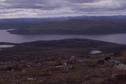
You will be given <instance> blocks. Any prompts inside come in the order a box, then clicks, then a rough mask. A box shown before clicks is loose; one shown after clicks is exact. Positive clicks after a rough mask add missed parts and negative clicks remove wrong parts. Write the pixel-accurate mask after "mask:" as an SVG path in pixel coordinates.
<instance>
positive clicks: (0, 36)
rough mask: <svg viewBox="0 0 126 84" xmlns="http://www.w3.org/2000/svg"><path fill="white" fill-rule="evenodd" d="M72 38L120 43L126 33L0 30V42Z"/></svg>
mask: <svg viewBox="0 0 126 84" xmlns="http://www.w3.org/2000/svg"><path fill="white" fill-rule="evenodd" d="M72 38H82V39H83V38H88V39H94V40H101V41H106V42H113V43H119V44H126V34H125V33H124V34H108V35H16V34H10V33H9V32H7V30H0V42H12V43H23V42H31V41H38V40H44V41H45V40H46V41H47V40H60V39H72Z"/></svg>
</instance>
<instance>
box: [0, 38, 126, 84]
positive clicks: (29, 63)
mask: <svg viewBox="0 0 126 84" xmlns="http://www.w3.org/2000/svg"><path fill="white" fill-rule="evenodd" d="M15 45H16V46H15V47H12V48H6V49H2V50H1V51H0V84H126V72H125V70H118V69H116V68H113V67H111V66H108V65H107V64H105V63H104V62H103V59H104V58H106V57H112V58H113V59H115V60H118V61H120V62H122V63H124V64H125V63H126V46H125V45H119V44H113V43H106V42H102V41H95V40H88V39H68V40H59V41H37V42H30V43H22V44H15ZM97 51H100V52H97ZM71 57H74V58H73V60H74V62H73V61H72V62H71V59H72V58H71ZM68 62H71V63H68ZM65 63H67V64H65Z"/></svg>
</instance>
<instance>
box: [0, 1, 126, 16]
mask: <svg viewBox="0 0 126 84" xmlns="http://www.w3.org/2000/svg"><path fill="white" fill-rule="evenodd" d="M81 15H86V16H110V15H126V0H0V18H39V17H62V16H81Z"/></svg>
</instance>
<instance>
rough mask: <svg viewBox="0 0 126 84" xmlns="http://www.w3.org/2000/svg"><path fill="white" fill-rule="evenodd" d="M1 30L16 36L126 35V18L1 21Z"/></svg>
mask: <svg viewBox="0 0 126 84" xmlns="http://www.w3.org/2000/svg"><path fill="white" fill-rule="evenodd" d="M0 28H1V29H16V30H11V31H10V32H11V33H15V34H113V33H126V16H104V17H103V16H101V17H96V16H95V17H93V16H92V17H65V18H44V19H42V18H40V19H35V18H30V19H29V18H23V19H3V20H2V19H1V20H0Z"/></svg>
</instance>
